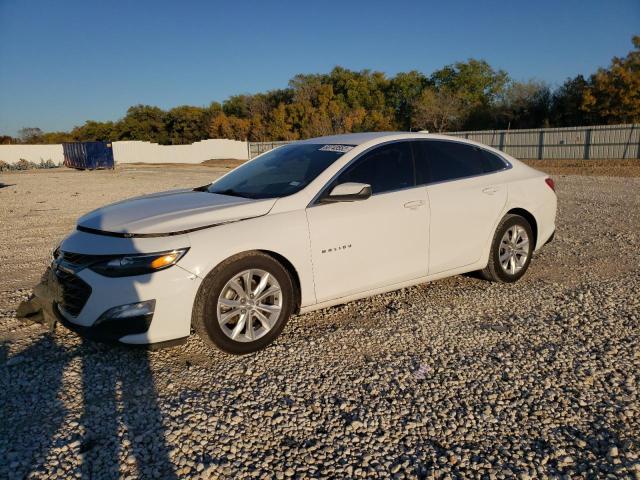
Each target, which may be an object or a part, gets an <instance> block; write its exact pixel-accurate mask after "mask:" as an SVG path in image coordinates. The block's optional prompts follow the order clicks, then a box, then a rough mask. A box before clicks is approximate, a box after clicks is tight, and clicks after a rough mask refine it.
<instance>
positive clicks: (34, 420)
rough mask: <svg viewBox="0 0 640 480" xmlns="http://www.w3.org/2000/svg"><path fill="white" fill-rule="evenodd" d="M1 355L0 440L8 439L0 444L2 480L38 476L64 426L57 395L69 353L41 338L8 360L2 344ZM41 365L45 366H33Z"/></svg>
mask: <svg viewBox="0 0 640 480" xmlns="http://www.w3.org/2000/svg"><path fill="white" fill-rule="evenodd" d="M0 351H2V352H1V353H0V357H3V362H2V369H1V370H0V389H1V393H0V400H1V401H0V404H2V410H3V415H2V420H1V421H0V438H2V439H10V442H7V443H5V441H3V442H1V443H0V447H1V448H0V458H3V459H5V460H6V461H3V462H1V463H2V466H1V467H0V477H2V478H25V477H26V476H27V473H28V472H39V473H40V472H42V464H43V463H44V461H45V458H46V457H47V455H48V454H49V452H50V450H51V449H52V447H53V446H54V436H55V434H56V432H57V431H58V429H59V428H60V427H61V425H62V423H63V422H64V417H65V414H66V409H65V406H64V404H63V402H62V401H61V400H60V398H59V393H60V390H61V388H62V377H63V370H64V367H65V365H66V359H65V356H66V354H67V350H66V349H64V348H62V347H60V346H59V345H58V344H57V343H56V342H55V340H54V339H52V338H51V337H50V336H48V335H43V336H41V337H40V338H39V339H38V340H36V341H35V342H34V343H33V344H32V345H31V346H29V347H28V348H26V349H25V350H23V351H21V352H20V353H19V354H17V355H14V356H12V357H10V358H8V359H7V357H8V355H7V351H8V345H2V347H0ZM43 360H44V362H43ZM42 363H46V365H35V364H42ZM41 367H42V368H41ZM36 372H37V381H34V380H36V379H35V378H34V377H35V375H34V374H35V373H36ZM9 419H10V420H9ZM5 449H6V450H5Z"/></svg>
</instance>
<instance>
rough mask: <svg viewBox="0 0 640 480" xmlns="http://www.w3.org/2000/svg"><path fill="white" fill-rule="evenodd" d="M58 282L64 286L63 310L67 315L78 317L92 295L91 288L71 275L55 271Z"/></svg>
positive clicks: (61, 306)
mask: <svg viewBox="0 0 640 480" xmlns="http://www.w3.org/2000/svg"><path fill="white" fill-rule="evenodd" d="M55 274H56V277H57V279H58V282H59V283H60V285H61V286H62V303H60V308H62V309H63V310H64V311H65V312H66V313H68V314H69V315H72V316H74V317H77V316H78V314H79V313H80V311H81V310H82V308H83V307H84V305H85V303H87V300H89V296H90V295H91V287H90V286H89V285H88V284H87V283H86V282H84V281H83V280H81V279H80V278H78V277H76V276H75V275H73V274H71V273H67V272H64V271H62V270H58V269H57V270H56V271H55Z"/></svg>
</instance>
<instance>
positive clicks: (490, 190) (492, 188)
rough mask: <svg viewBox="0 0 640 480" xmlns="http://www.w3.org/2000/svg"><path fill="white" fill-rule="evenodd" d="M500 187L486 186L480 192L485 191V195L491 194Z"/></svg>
mask: <svg viewBox="0 0 640 480" xmlns="http://www.w3.org/2000/svg"><path fill="white" fill-rule="evenodd" d="M499 190H500V189H499V188H498V187H486V188H483V189H482V193H486V194H487V195H493V194H494V193H497V192H498V191H499Z"/></svg>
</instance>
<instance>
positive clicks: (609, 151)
mask: <svg viewBox="0 0 640 480" xmlns="http://www.w3.org/2000/svg"><path fill="white" fill-rule="evenodd" d="M446 135H451V136H454V137H462V138H468V139H469V140H475V141H476V142H480V143H484V144H485V145H490V146H492V147H494V148H497V149H499V150H502V151H503V152H505V153H508V154H509V155H512V156H514V157H516V158H521V159H539V160H542V159H567V160H577V159H585V160H589V159H630V158H632V159H640V124H632V125H595V126H587V127H566V128H534V129H524V130H481V131H473V132H450V133H447V134H446ZM287 143H290V142H250V143H249V146H248V149H249V158H253V157H255V156H256V155H259V154H260V153H263V152H266V151H268V150H271V149H272V148H275V147H278V146H280V145H284V144H287Z"/></svg>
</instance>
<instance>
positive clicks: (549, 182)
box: [544, 177, 556, 192]
mask: <svg viewBox="0 0 640 480" xmlns="http://www.w3.org/2000/svg"><path fill="white" fill-rule="evenodd" d="M544 181H545V183H546V184H547V185H549V188H550V189H551V190H553V191H554V192H555V191H556V182H554V181H553V178H551V177H547V178H545V179H544Z"/></svg>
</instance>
